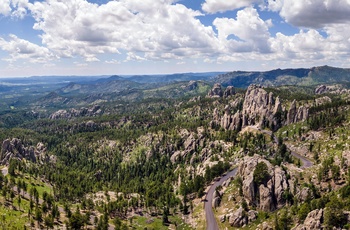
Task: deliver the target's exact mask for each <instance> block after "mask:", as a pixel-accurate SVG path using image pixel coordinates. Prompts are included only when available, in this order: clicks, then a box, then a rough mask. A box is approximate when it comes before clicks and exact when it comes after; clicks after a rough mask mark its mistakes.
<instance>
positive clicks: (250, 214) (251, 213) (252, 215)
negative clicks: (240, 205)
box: [248, 210, 258, 223]
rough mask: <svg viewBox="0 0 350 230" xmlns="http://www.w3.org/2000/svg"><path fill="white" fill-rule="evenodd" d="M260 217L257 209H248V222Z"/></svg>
mask: <svg viewBox="0 0 350 230" xmlns="http://www.w3.org/2000/svg"><path fill="white" fill-rule="evenodd" d="M257 218H258V212H257V211H255V210H249V211H248V223H251V222H253V221H255V220H256V219H257Z"/></svg>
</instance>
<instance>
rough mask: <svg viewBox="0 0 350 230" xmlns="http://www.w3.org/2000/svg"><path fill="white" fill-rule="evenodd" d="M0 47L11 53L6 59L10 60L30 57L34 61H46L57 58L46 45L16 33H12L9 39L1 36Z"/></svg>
mask: <svg viewBox="0 0 350 230" xmlns="http://www.w3.org/2000/svg"><path fill="white" fill-rule="evenodd" d="M0 47H1V49H2V50H4V51H7V52H8V53H9V55H10V58H7V59H6V61H8V62H15V61H17V60H19V59H28V60H29V61H30V62H32V63H45V62H48V61H50V60H52V59H54V58H55V57H54V55H53V54H52V53H51V52H50V51H49V50H48V49H47V48H46V47H42V46H38V45H36V44H33V43H30V42H28V41H26V40H23V39H20V38H18V37H17V36H15V35H10V36H9V41H7V40H5V39H4V38H0Z"/></svg>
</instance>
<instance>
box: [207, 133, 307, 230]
mask: <svg viewBox="0 0 350 230" xmlns="http://www.w3.org/2000/svg"><path fill="white" fill-rule="evenodd" d="M252 128H253V129H256V130H258V131H260V132H262V133H265V134H267V135H270V136H272V135H273V133H272V131H268V130H260V129H258V128H256V127H252ZM273 140H274V142H275V143H278V138H277V137H276V136H275V135H273ZM291 154H292V155H293V156H294V157H296V158H298V159H300V160H301V162H302V167H303V168H309V167H311V166H312V165H313V163H312V162H311V161H310V160H309V159H307V158H306V157H304V156H301V155H299V154H298V153H296V152H293V151H291ZM236 174H237V168H235V169H234V170H232V171H230V172H228V173H227V174H226V175H225V176H223V177H222V178H221V179H220V180H219V181H216V182H215V183H214V184H213V185H212V186H210V188H209V190H208V192H207V195H206V197H205V200H206V202H205V204H204V209H205V216H206V221H207V230H219V226H218V223H217V222H216V219H215V216H214V212H213V208H212V203H213V194H214V191H215V189H216V187H218V186H220V185H222V184H223V183H224V182H225V181H226V180H227V179H228V178H230V177H233V176H235V175H236Z"/></svg>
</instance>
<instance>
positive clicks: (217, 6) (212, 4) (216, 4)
mask: <svg viewBox="0 0 350 230" xmlns="http://www.w3.org/2000/svg"><path fill="white" fill-rule="evenodd" d="M260 2H262V0H206V1H205V2H204V3H203V4H202V9H203V10H204V11H205V12H207V13H212V14H213V13H217V12H225V11H229V10H235V9H239V8H242V7H246V6H250V5H252V4H253V3H260Z"/></svg>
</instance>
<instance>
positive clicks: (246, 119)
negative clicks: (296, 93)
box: [210, 85, 309, 130]
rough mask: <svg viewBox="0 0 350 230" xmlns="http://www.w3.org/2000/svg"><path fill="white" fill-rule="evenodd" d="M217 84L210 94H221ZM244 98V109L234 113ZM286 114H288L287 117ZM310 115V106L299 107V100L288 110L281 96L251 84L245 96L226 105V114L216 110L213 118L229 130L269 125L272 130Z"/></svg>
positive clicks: (302, 119)
mask: <svg viewBox="0 0 350 230" xmlns="http://www.w3.org/2000/svg"><path fill="white" fill-rule="evenodd" d="M217 86H218V85H216V87H215V86H214V88H215V89H216V90H214V89H213V90H212V91H211V92H210V95H212V94H213V92H217V93H218V94H215V95H216V97H219V96H218V95H221V94H219V93H220V91H219V90H218V87H217ZM220 89H221V88H220ZM242 100H243V107H242V109H241V110H238V111H237V112H235V113H234V114H233V113H232V110H233V109H234V108H237V106H238V105H239V103H241V102H242ZM284 114H287V117H285V116H284ZM308 116H309V108H308V107H306V106H299V107H297V102H296V101H295V100H294V101H293V102H292V104H291V106H290V108H289V110H287V111H286V110H285V108H283V107H282V104H281V101H280V99H279V97H276V98H275V96H274V95H273V93H272V92H270V93H268V92H266V90H265V89H263V88H261V87H259V86H256V85H251V86H249V87H248V89H247V92H246V93H245V95H244V97H243V98H237V99H236V100H235V101H234V102H232V103H231V104H230V105H229V106H226V107H225V111H224V115H222V116H220V112H219V111H218V110H215V111H214V116H213V118H214V121H215V122H216V123H217V124H219V125H220V126H221V127H222V128H224V129H228V130H239V129H241V128H244V127H246V126H257V127H260V128H263V127H268V128H270V129H271V130H277V129H278V128H279V127H281V126H282V125H284V124H292V123H295V122H299V121H304V120H306V119H307V118H308Z"/></svg>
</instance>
